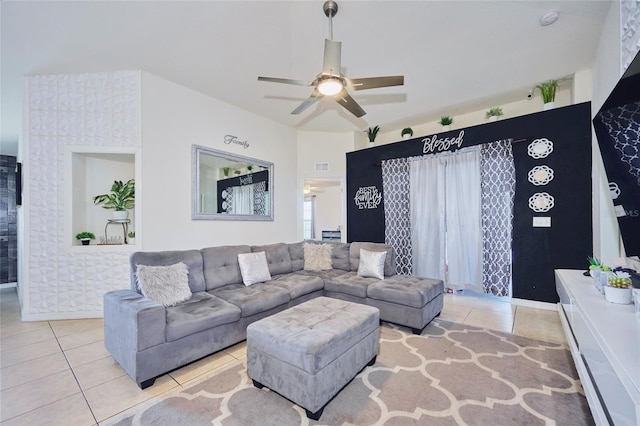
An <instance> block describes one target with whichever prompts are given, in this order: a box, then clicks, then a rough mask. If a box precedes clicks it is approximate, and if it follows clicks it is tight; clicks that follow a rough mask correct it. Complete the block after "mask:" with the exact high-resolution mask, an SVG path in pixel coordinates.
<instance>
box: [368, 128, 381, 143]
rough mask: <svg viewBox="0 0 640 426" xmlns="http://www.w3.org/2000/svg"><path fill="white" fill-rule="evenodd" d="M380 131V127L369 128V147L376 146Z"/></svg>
mask: <svg viewBox="0 0 640 426" xmlns="http://www.w3.org/2000/svg"><path fill="white" fill-rule="evenodd" d="M379 131H380V126H375V127H369V128H368V129H367V137H368V138H369V146H373V145H375V142H376V136H378V132H379Z"/></svg>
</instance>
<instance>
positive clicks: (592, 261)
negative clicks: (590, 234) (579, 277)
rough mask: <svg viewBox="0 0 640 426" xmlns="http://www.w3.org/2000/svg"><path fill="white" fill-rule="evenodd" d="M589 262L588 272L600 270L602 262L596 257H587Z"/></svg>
mask: <svg viewBox="0 0 640 426" xmlns="http://www.w3.org/2000/svg"><path fill="white" fill-rule="evenodd" d="M587 260H588V261H589V270H591V269H600V268H602V266H603V265H602V262H600V260H599V259H598V258H597V257H587Z"/></svg>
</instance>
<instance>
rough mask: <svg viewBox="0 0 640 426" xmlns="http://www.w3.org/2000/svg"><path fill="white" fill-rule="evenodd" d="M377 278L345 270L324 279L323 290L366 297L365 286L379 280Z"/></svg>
mask: <svg viewBox="0 0 640 426" xmlns="http://www.w3.org/2000/svg"><path fill="white" fill-rule="evenodd" d="M379 281H380V280H378V279H377V278H364V277H359V276H358V275H357V274H356V273H355V272H345V273H344V274H341V275H338V276H337V277H335V278H329V279H326V280H325V281H324V290H325V291H333V292H337V293H344V294H349V295H351V296H356V297H360V298H363V299H364V298H366V297H367V287H368V286H369V285H370V284H373V283H376V282H379Z"/></svg>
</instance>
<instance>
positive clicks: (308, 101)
mask: <svg viewBox="0 0 640 426" xmlns="http://www.w3.org/2000/svg"><path fill="white" fill-rule="evenodd" d="M321 97H322V94H321V93H320V92H318V90H317V89H313V92H311V96H309V97H308V98H307V99H305V100H304V102H302V103H301V104H300V105H298V107H297V108H296V109H294V110H293V111H291V114H300V113H301V112H302V111H304V110H305V109H307V108H309V107H310V106H311V105H313V104H314V103H315V102H316V101H317V100H318V99H320V98H321Z"/></svg>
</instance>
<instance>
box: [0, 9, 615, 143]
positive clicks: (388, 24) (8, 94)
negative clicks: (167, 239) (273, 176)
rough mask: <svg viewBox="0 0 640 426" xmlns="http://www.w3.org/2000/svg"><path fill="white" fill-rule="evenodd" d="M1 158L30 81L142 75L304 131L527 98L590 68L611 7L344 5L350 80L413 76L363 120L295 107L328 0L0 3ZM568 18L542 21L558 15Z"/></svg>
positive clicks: (342, 29) (318, 54)
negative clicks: (291, 82)
mask: <svg viewBox="0 0 640 426" xmlns="http://www.w3.org/2000/svg"><path fill="white" fill-rule="evenodd" d="M0 5H1V7H2V9H1V14H2V16H1V19H2V28H1V37H2V39H1V43H2V44H1V47H2V51H1V53H2V68H1V71H2V77H1V78H2V93H1V94H2V130H1V135H0V136H1V138H2V143H3V144H2V152H3V153H9V154H11V153H12V151H13V150H15V146H16V145H15V143H16V141H17V139H18V135H19V132H20V129H21V123H20V116H21V102H22V100H21V98H22V89H23V87H24V85H23V80H22V76H24V75H29V74H43V73H77V72H94V71H111V70H121V69H142V70H145V71H149V72H151V73H153V74H155V75H158V76H160V77H163V78H166V79H168V80H171V81H174V82H176V83H179V84H181V85H184V86H187V87H189V88H192V89H194V90H197V91H199V92H202V93H205V94H208V95H210V96H212V97H215V98H217V99H220V100H223V101H225V102H228V103H230V104H233V105H236V106H238V107H240V108H242V109H244V110H247V111H251V112H254V113H256V114H258V115H261V116H264V117H267V118H270V119H272V120H275V121H277V122H279V123H282V124H284V125H287V126H291V127H295V128H298V129H303V130H316V131H328V132H345V131H353V130H363V129H366V128H367V127H368V126H370V125H376V124H379V125H380V126H381V127H382V128H383V129H384V128H385V127H387V128H394V127H397V128H400V127H404V126H406V125H415V124H419V123H422V122H425V121H429V120H435V119H436V118H437V117H439V116H440V114H448V115H456V114H459V113H463V112H468V111H472V110H476V109H481V108H485V107H489V106H493V105H495V104H500V103H506V102H509V101H513V100H516V99H524V97H525V96H526V94H527V91H528V89H529V88H531V87H532V86H533V85H534V84H535V83H537V82H540V81H544V80H547V79H550V78H557V77H563V76H567V75H571V74H573V73H574V72H575V71H577V70H581V69H586V68H590V67H591V66H592V61H593V58H594V56H595V51H596V48H597V44H598V40H599V38H600V32H601V29H602V24H603V22H604V19H605V16H606V14H607V12H608V10H609V7H610V5H611V3H610V1H609V0H607V1H597V0H586V1H577V0H576V1H539V0H535V1H519V0H518V1H489V0H485V1H453V0H450V1H347V0H338V6H339V11H338V14H337V16H336V17H335V18H334V19H333V27H334V39H335V40H338V41H342V42H343V45H342V66H343V72H344V73H345V74H346V75H347V76H348V77H352V78H354V77H373V76H379V75H398V74H402V75H404V76H405V85H404V86H400V87H390V88H383V89H372V90H367V91H361V92H356V93H354V94H352V95H353V97H354V99H356V101H357V102H358V103H360V105H361V106H362V107H363V108H364V109H365V110H366V111H367V115H365V116H364V117H362V118H360V119H357V118H355V117H353V116H352V115H351V114H349V113H348V112H347V111H346V110H343V109H342V108H341V107H339V106H338V105H337V104H335V103H334V102H333V101H332V100H331V99H323V100H322V101H321V102H319V103H318V104H316V105H315V106H312V107H311V108H309V109H308V110H307V111H305V112H304V113H302V114H301V115H298V116H294V115H291V114H290V112H291V111H292V110H293V109H294V108H295V107H296V106H297V105H298V104H299V103H301V102H302V101H303V100H304V99H305V98H306V97H307V96H308V95H309V94H310V92H311V90H310V89H309V88H307V87H301V86H288V85H283V84H275V83H266V82H258V81H257V76H258V75H263V76H272V77H283V78H293V79H301V80H311V79H313V78H314V77H315V76H316V74H318V73H319V72H320V70H321V67H322V54H323V44H324V41H323V40H324V38H326V37H328V35H329V25H328V22H329V21H328V19H327V17H326V16H325V15H324V13H323V11H322V5H323V1H322V0H320V1H251V2H250V1H195V2H189V1H165V2H155V1H84V2H83V1H62V2H55V1H44V2H32V1H24V0H22V1H7V0H3V1H2V2H1V3H0ZM550 9H556V10H558V11H559V12H560V19H559V20H558V22H557V23H555V24H554V25H552V26H549V27H542V26H540V24H539V18H540V16H541V15H542V14H543V13H544V12H546V11H548V10H550Z"/></svg>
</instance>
